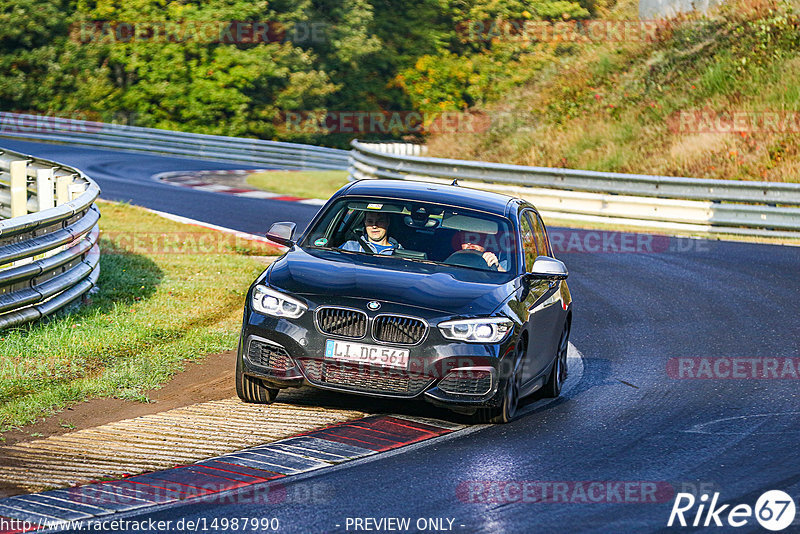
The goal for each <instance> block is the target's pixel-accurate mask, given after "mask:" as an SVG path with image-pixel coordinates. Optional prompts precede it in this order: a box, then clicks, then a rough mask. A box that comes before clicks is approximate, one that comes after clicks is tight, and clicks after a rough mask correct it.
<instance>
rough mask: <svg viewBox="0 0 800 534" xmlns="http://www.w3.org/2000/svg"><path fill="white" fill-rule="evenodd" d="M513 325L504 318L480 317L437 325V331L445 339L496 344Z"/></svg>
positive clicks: (509, 320)
mask: <svg viewBox="0 0 800 534" xmlns="http://www.w3.org/2000/svg"><path fill="white" fill-rule="evenodd" d="M513 326H514V323H513V322H512V321H511V319H507V318H505V317H480V318H477V319H462V320H458V321H444V322H442V323H439V331H440V332H441V333H442V335H443V336H444V337H446V338H447V339H452V340H455V341H467V342H471V343H497V342H499V341H502V340H503V339H504V338H505V337H506V336H507V335H508V333H509V332H510V331H511V329H512V327H513Z"/></svg>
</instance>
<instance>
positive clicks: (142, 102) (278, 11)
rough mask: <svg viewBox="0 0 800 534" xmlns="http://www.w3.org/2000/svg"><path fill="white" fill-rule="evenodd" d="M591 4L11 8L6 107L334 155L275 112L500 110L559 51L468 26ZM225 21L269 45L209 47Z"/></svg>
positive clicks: (351, 1) (366, 0) (536, 0)
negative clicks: (312, 145)
mask: <svg viewBox="0 0 800 534" xmlns="http://www.w3.org/2000/svg"><path fill="white" fill-rule="evenodd" d="M597 6H598V4H596V3H593V2H589V1H588V0H581V1H575V2H574V1H571V0H528V1H523V0H410V1H408V2H396V1H392V0H300V1H290V0H275V1H269V2H267V1H264V0H261V1H252V0H209V1H199V0H182V1H167V0H6V2H5V4H4V7H3V8H0V109H4V110H14V111H28V112H36V113H48V114H57V115H68V116H77V117H78V118H89V119H97V120H105V121H111V120H113V119H117V120H122V121H123V122H131V123H133V124H136V125H139V126H148V127H157V128H168V129H176V130H187V131H194V132H200V133H209V134H222V135H236V136H249V137H259V138H273V139H276V138H281V139H286V140H296V141H305V142H317V143H323V144H326V143H327V144H337V145H340V146H341V145H346V144H347V142H348V141H349V136H341V135H339V136H328V137H325V136H324V135H323V134H320V133H314V132H311V133H308V132H295V131H287V129H286V128H281V121H282V117H283V114H284V113H285V112H292V111H304V112H305V111H316V112H320V111H321V112H324V111H325V110H352V111H361V110H363V111H376V110H405V111H408V110H420V111H424V112H438V111H443V110H461V109H466V108H469V107H471V106H474V105H476V104H478V103H482V102H488V101H492V100H496V99H498V98H500V96H501V95H502V94H503V93H504V92H505V91H506V90H507V89H508V88H510V87H513V86H516V85H519V84H522V83H524V82H526V81H527V80H529V79H530V78H531V77H532V76H535V75H536V72H537V71H538V70H539V69H540V68H541V67H542V66H543V65H546V64H547V63H549V62H550V61H551V60H552V58H553V57H554V54H555V52H556V51H557V50H556V49H555V47H554V46H553V45H552V43H540V42H535V41H531V40H530V39H527V38H524V39H518V38H515V37H514V36H511V38H508V39H507V38H504V37H501V38H499V39H498V38H494V37H491V38H489V37H488V36H487V35H477V36H476V35H470V34H469V32H468V31H466V30H467V29H468V28H469V26H470V24H471V23H473V22H475V21H477V22H479V23H481V24H483V23H484V22H485V23H492V24H499V25H500V26H502V25H503V24H506V25H507V23H508V22H509V21H512V22H519V21H523V22H524V21H543V20H551V19H552V20H559V21H560V20H564V19H579V18H585V17H587V16H589V15H590V13H591V12H593V10H596V9H597ZM103 21H105V22H103ZM222 21H244V22H268V23H269V26H270V28H272V29H273V30H275V32H274V33H273V34H270V37H271V38H270V39H267V40H263V39H262V40H250V41H248V40H247V39H244V40H242V39H237V40H235V41H234V42H227V41H225V40H224V39H214V38H208V34H207V33H205V31H206V30H207V29H208V28H209V27H213V25H214V24H215V23H216V24H218V25H219V24H220V23H222V24H224V23H223V22H222ZM148 28H149V31H150V32H153V33H155V35H156V36H155V37H153V33H150V34H148V33H147V31H148ZM153 28H155V29H153ZM159 28H160V29H159ZM218 35H222V34H218ZM505 37H509V36H505ZM342 137H344V138H342Z"/></svg>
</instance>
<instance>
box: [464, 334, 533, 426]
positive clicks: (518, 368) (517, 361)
mask: <svg viewBox="0 0 800 534" xmlns="http://www.w3.org/2000/svg"><path fill="white" fill-rule="evenodd" d="M524 355H525V345H524V344H522V343H520V345H519V346H518V348H517V353H516V355H515V356H514V367H513V370H512V372H511V376H509V377H508V378H507V379H506V381H505V385H504V387H503V402H502V404H501V405H500V406H497V407H492V408H479V409H478V411H477V412H475V415H474V416H473V420H474V421H475V422H476V423H509V422H511V421H512V420H513V419H514V417H516V415H517V408H518V407H519V400H520V398H519V393H520V388H521V386H522V360H523V357H524Z"/></svg>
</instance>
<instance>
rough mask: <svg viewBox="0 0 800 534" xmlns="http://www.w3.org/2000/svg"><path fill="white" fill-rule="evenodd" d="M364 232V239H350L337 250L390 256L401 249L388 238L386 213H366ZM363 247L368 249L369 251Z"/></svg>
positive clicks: (387, 216) (391, 238)
mask: <svg viewBox="0 0 800 534" xmlns="http://www.w3.org/2000/svg"><path fill="white" fill-rule="evenodd" d="M364 231H365V233H366V239H363V238H358V239H351V240H350V241H347V242H346V243H344V244H343V245H342V246H341V247H339V248H340V249H342V250H349V251H352V252H372V253H373V254H381V255H384V256H391V255H392V254H394V251H395V250H397V249H402V248H403V247H402V246H400V243H398V242H397V240H396V239H394V238H393V237H389V215H387V214H386V213H382V212H380V211H368V212H367V213H366V214H365V215H364ZM365 247H369V250H367V249H366V248H365Z"/></svg>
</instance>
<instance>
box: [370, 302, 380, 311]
mask: <svg viewBox="0 0 800 534" xmlns="http://www.w3.org/2000/svg"><path fill="white" fill-rule="evenodd" d="M367 308H369V309H370V310H372V311H375V310H379V309H381V303H380V302H378V301H377V300H371V301H369V303H368V304H367Z"/></svg>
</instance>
